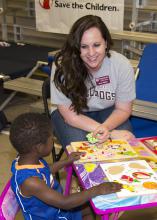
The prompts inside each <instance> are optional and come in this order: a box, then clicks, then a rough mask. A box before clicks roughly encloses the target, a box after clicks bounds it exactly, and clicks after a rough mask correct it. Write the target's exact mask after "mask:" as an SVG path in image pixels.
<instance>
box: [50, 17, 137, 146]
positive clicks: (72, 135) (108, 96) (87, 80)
mask: <svg viewBox="0 0 157 220" xmlns="http://www.w3.org/2000/svg"><path fill="white" fill-rule="evenodd" d="M112 44H113V42H112V39H111V36H110V33H109V31H108V29H107V27H106V25H105V24H104V22H103V21H102V20H101V18H100V17H98V16H93V15H87V16H84V17H82V18H80V19H78V20H77V21H76V22H75V23H74V24H73V26H72V28H71V31H70V33H69V35H68V37H67V40H66V42H65V44H64V46H63V48H62V49H61V51H60V52H59V53H58V54H57V55H56V59H55V66H56V69H55V75H54V80H52V83H51V101H52V103H54V104H56V105H57V110H56V111H54V112H53V113H52V122H53V126H54V131H55V133H56V135H57V137H58V139H59V141H60V143H61V144H62V146H63V147H64V148H65V147H66V145H68V144H69V143H70V142H71V141H79V140H85V139H86V134H87V133H89V132H93V136H97V137H98V139H99V142H103V141H105V140H106V139H107V138H108V137H109V135H110V134H111V136H112V137H115V138H116V137H120V138H123V137H124V138H125V137H126V139H130V138H132V137H133V135H132V134H131V132H129V131H131V126H130V123H129V121H128V118H129V116H130V114H131V110H132V101H133V100H134V99H135V81H134V72H133V68H132V67H131V64H130V63H129V61H128V60H127V58H126V57H124V56H123V55H121V54H119V53H117V52H115V51H112V50H110V48H111V46H112ZM53 69H54V68H53ZM52 75H53V74H52ZM115 128H116V129H120V130H123V129H125V130H128V132H127V131H124V130H123V131H117V130H113V129H115ZM97 134H98V135H97Z"/></svg>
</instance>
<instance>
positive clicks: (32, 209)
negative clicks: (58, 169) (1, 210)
mask: <svg viewBox="0 0 157 220" xmlns="http://www.w3.org/2000/svg"><path fill="white" fill-rule="evenodd" d="M11 171H12V174H13V175H12V178H11V186H12V189H13V191H14V193H15V195H16V198H17V201H18V203H19V205H20V207H21V209H22V212H23V216H24V219H25V220H44V219H46V220H59V219H60V220H81V219H82V217H81V212H80V210H79V209H73V210H70V211H66V210H61V209H58V208H55V207H53V206H50V205H47V204H46V203H44V202H42V201H41V200H39V199H38V198H36V197H35V196H31V197H24V196H23V195H22V194H21V193H20V188H19V186H20V185H21V184H22V183H23V182H24V181H25V180H26V179H27V178H30V177H32V176H36V177H39V178H40V179H42V180H44V181H45V183H46V184H47V185H48V186H49V187H51V188H53V189H54V190H56V191H58V192H59V193H62V188H61V185H60V184H59V183H58V182H57V181H56V180H55V179H54V178H53V176H52V174H51V172H50V169H49V166H48V164H47V162H46V161H45V160H43V159H41V160H40V165H27V166H26V165H18V158H17V159H15V160H14V161H13V163H12V167H11Z"/></svg>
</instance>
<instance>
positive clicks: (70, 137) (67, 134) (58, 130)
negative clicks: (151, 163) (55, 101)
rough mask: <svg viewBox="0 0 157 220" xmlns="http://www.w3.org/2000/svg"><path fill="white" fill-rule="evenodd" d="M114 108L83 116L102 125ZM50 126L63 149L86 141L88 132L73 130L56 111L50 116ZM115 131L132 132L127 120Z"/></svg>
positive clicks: (87, 113) (86, 113)
mask: <svg viewBox="0 0 157 220" xmlns="http://www.w3.org/2000/svg"><path fill="white" fill-rule="evenodd" d="M113 109H114V107H111V108H107V109H104V110H101V111H95V112H85V113H83V114H84V115H87V116H88V117H90V118H92V119H94V120H96V121H97V122H99V123H103V122H104V121H105V120H106V118H108V116H109V115H110V114H111V112H112V111H113ZM51 120H52V126H53V131H54V134H55V136H56V137H57V138H58V140H59V142H60V144H61V145H62V147H63V148H64V149H65V148H66V146H67V145H69V144H70V143H71V142H73V141H84V140H87V139H86V135H87V133H88V132H86V131H83V130H81V129H78V128H74V127H72V126H70V125H68V124H67V123H66V122H65V121H64V119H63V117H62V116H61V114H60V113H59V111H58V110H55V111H54V112H52V114H51ZM116 129H119V130H129V131H132V128H131V124H130V122H129V120H127V121H126V122H124V123H123V124H121V125H120V126H119V127H117V128H116Z"/></svg>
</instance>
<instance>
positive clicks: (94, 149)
mask: <svg viewBox="0 0 157 220" xmlns="http://www.w3.org/2000/svg"><path fill="white" fill-rule="evenodd" d="M67 150H68V151H71V152H73V151H75V152H82V155H81V158H80V160H79V161H76V163H82V162H94V161H110V160H119V159H130V158H136V157H137V156H138V155H137V153H136V152H135V151H134V149H133V148H132V147H131V145H130V144H129V143H128V142H127V141H125V140H112V141H110V140H108V141H106V142H104V143H103V144H101V145H100V144H99V145H98V144H90V143H89V142H87V141H84V142H72V143H71V145H70V147H69V148H67Z"/></svg>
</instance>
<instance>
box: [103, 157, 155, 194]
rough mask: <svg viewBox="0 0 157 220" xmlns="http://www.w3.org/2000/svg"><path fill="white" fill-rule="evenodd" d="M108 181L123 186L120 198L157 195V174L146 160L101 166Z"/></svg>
mask: <svg viewBox="0 0 157 220" xmlns="http://www.w3.org/2000/svg"><path fill="white" fill-rule="evenodd" d="M100 166H101V168H102V170H103V171H104V173H105V175H106V176H107V178H108V180H109V181H111V182H113V181H115V182H118V183H121V184H123V189H122V190H121V191H120V192H117V196H118V197H119V198H122V197H130V196H137V195H145V194H154V193H157V174H156V173H155V172H154V171H153V170H152V168H151V167H150V166H149V164H148V163H147V162H146V161H145V160H132V161H123V162H116V163H104V164H101V165H100Z"/></svg>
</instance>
